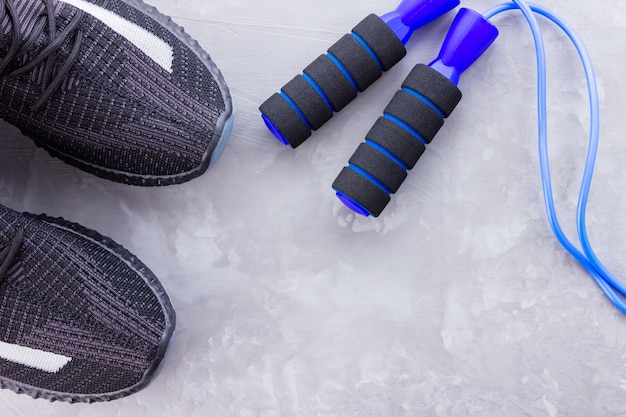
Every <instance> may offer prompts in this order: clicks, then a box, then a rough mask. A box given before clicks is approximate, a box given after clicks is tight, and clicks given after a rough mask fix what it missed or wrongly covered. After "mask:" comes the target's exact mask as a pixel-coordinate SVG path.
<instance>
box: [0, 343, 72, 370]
mask: <svg viewBox="0 0 626 417" xmlns="http://www.w3.org/2000/svg"><path fill="white" fill-rule="evenodd" d="M0 358H2V359H5V360H8V361H10V362H14V363H17V364H20V365H24V366H28V367H29V368H35V369H39V370H40V371H44V372H49V373H57V372H59V371H60V370H61V369H63V367H65V365H67V364H68V363H69V362H70V361H71V360H72V358H70V357H67V356H63V355H58V354H56V353H52V352H46V351H45V350H39V349H32V348H29V347H25V346H20V345H14V344H12V343H6V342H2V341H0Z"/></svg>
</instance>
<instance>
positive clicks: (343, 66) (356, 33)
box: [259, 15, 406, 148]
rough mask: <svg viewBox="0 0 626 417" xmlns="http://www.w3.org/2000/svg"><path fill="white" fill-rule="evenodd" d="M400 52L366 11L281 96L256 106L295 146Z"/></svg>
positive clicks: (397, 41)
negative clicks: (349, 29)
mask: <svg viewBox="0 0 626 417" xmlns="http://www.w3.org/2000/svg"><path fill="white" fill-rule="evenodd" d="M405 55H406V49H405V48H404V45H403V44H402V42H401V41H400V39H399V38H398V37H397V36H396V35H395V33H394V32H393V31H392V30H391V29H390V28H389V27H388V26H387V24H386V23H385V22H384V21H383V20H382V19H381V18H379V17H378V16H376V15H369V16H367V17H366V18H365V19H363V20H362V21H361V22H360V23H359V24H357V25H356V26H355V27H354V29H353V33H351V34H348V35H345V36H343V37H342V38H341V39H340V40H339V41H337V42H336V43H335V44H334V45H332V46H331V47H330V48H329V49H328V54H327V55H321V56H319V57H318V58H317V59H316V60H315V61H313V62H312V63H311V64H310V65H308V66H307V67H306V68H305V69H304V71H303V72H304V75H298V76H296V77H295V78H293V79H292V80H291V81H290V82H289V83H287V85H285V86H284V87H283V88H282V89H281V91H282V94H283V95H284V96H285V97H283V96H282V95H280V94H275V95H273V96H272V97H270V98H269V99H268V100H267V101H266V102H265V103H263V104H262V105H261V106H260V107H259V109H260V110H261V112H262V113H263V115H264V116H265V117H266V118H267V119H268V120H267V121H268V126H269V127H270V129H271V130H273V131H278V132H279V133H280V135H277V136H279V137H280V136H282V137H281V138H280V139H281V140H282V139H284V140H285V141H287V142H288V143H289V144H290V145H291V146H292V147H293V148H295V147H297V146H299V145H300V144H301V143H303V142H304V141H305V140H306V139H307V138H308V137H309V136H311V132H310V130H317V129H319V128H320V127H322V125H323V124H324V123H326V122H327V121H328V120H329V119H330V118H331V117H332V116H333V112H338V111H340V110H342V109H343V108H344V107H345V106H347V105H348V104H349V103H350V102H351V101H352V100H354V99H355V98H356V96H357V93H358V92H359V91H363V90H365V89H366V88H367V87H369V86H370V85H371V84H372V83H374V81H376V80H377V79H378V78H379V77H380V76H381V75H382V72H383V70H385V71H386V70H388V69H389V68H391V67H392V66H393V65H394V64H396V63H397V62H398V61H399V60H400V59H402V57H404V56H405ZM271 125H273V126H271ZM305 130H309V131H308V132H305Z"/></svg>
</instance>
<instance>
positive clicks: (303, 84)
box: [282, 75, 333, 130]
mask: <svg viewBox="0 0 626 417" xmlns="http://www.w3.org/2000/svg"><path fill="white" fill-rule="evenodd" d="M282 92H283V93H285V94H287V96H288V97H289V98H290V99H291V100H293V102H294V103H295V104H296V106H298V108H299V109H300V111H301V112H302V114H303V115H304V117H305V118H306V120H307V121H308V122H309V124H310V125H311V127H312V128H313V130H317V129H319V128H320V127H322V126H323V125H324V123H326V122H327V121H329V120H330V118H331V117H333V111H332V110H331V109H330V108H329V107H328V105H327V104H326V102H325V101H324V99H323V98H322V97H320V95H319V94H318V93H317V91H315V88H313V86H312V85H311V84H310V83H309V82H308V81H307V80H305V79H304V77H303V76H302V75H297V76H296V77H295V78H294V79H293V80H291V81H289V82H288V83H287V84H286V85H285V86H284V87H283V88H282Z"/></svg>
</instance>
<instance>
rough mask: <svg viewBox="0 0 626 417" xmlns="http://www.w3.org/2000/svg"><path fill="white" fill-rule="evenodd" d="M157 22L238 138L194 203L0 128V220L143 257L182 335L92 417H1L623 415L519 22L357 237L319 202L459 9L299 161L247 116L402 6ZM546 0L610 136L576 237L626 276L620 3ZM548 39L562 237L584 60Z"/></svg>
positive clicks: (612, 358)
mask: <svg viewBox="0 0 626 417" xmlns="http://www.w3.org/2000/svg"><path fill="white" fill-rule="evenodd" d="M151 3H152V4H154V5H155V6H157V7H159V9H160V10H161V11H162V12H164V13H166V14H169V15H171V16H172V17H173V18H174V19H175V20H176V21H177V22H178V23H180V24H181V25H183V26H184V27H185V28H186V30H187V31H188V32H189V33H190V34H191V35H192V36H193V37H194V38H196V39H198V41H199V42H200V44H201V45H202V46H204V47H205V48H206V49H207V50H208V52H209V53H210V54H211V56H212V57H213V59H214V60H215V61H216V62H217V64H218V66H219V67H220V68H221V70H222V72H223V74H224V76H225V78H226V80H227V82H228V84H229V85H230V88H231V90H232V93H233V97H234V103H235V107H236V109H237V116H236V117H237V119H236V125H235V129H234V133H233V136H232V139H231V142H230V143H229V146H228V147H227V149H226V151H225V152H224V154H223V156H222V158H221V160H220V161H219V162H218V163H217V165H216V166H215V167H214V168H213V169H212V170H211V171H210V172H208V173H207V174H206V175H204V176H202V177H200V178H198V179H196V180H194V181H191V182H189V183H186V184H184V185H180V186H172V187H167V188H161V189H154V188H152V189H144V188H133V187H128V186H124V185H120V184H114V183H110V182H107V181H105V180H101V179H99V178H96V177H93V176H90V175H89V174H86V173H83V172H80V171H78V170H76V169H74V168H72V167H69V166H67V165H64V164H63V163H61V162H60V161H58V160H56V159H53V158H51V157H49V156H48V155H47V154H46V153H45V152H43V151H41V150H39V149H36V148H35V147H34V146H33V145H32V143H31V142H30V141H29V139H27V138H24V137H22V136H21V135H20V134H19V133H18V132H17V131H16V129H14V128H13V127H11V126H8V125H6V124H2V123H0V137H1V138H2V139H1V140H0V203H1V204H4V205H6V206H9V207H11V208H13V209H17V210H27V211H30V212H35V213H40V212H46V213H48V214H51V215H55V216H63V217H65V218H67V219H70V220H72V221H76V222H79V223H82V224H83V225H85V226H88V227H90V228H94V229H96V230H98V231H99V232H101V233H103V234H105V235H108V236H110V237H112V238H114V239H115V240H116V241H118V242H120V243H122V244H123V245H124V246H126V247H127V248H128V249H130V250H131V251H132V252H134V253H135V254H137V255H138V256H139V257H140V258H141V259H142V260H143V261H144V262H145V263H146V264H148V265H149V266H150V267H151V268H152V269H153V271H154V272H155V273H156V274H157V275H158V276H159V277H160V279H161V281H162V282H163V285H164V286H165V287H166V289H167V290H168V292H169V293H170V295H171V297H172V300H173V302H174V305H175V307H176V310H177V314H178V328H177V334H176V338H175V340H174V341H173V344H172V346H171V350H170V352H169V356H168V357H167V360H166V362H165V363H164V366H163V367H162V369H161V372H160V374H159V375H158V377H157V378H156V379H155V380H154V381H153V383H152V384H151V385H150V386H149V387H148V388H146V389H145V390H144V391H142V392H140V393H138V394H136V395H133V396H130V397H128V398H125V399H122V400H117V401H114V402H111V403H105V404H95V405H91V406H89V405H69V404H63V403H49V402H47V401H44V400H33V399H31V398H30V397H28V396H24V395H16V394H14V393H12V392H9V391H1V392H0V410H2V411H0V415H2V417H26V416H46V417H48V416H51V417H54V416H63V417H71V416H99V417H107V416H111V417H113V416H120V417H126V416H129V417H130V416H132V417H136V416H151V417H157V416H187V417H191V416H211V417H227V416H246V417H248V416H258V417H274V416H303V417H314V416H324V417H340V416H341V417H344V416H345V417H348V416H350V417H352V416H355V417H356V416H363V417H364V416H388V417H401V416H402V417H408V416H411V417H416V416H429V417H431V416H463V417H467V416H507V417H516V416H549V417H554V416H574V415H576V416H588V417H591V416H603V417H606V416H626V400H624V397H625V395H626V392H625V390H626V368H625V365H626V348H625V346H624V345H625V343H626V317H624V316H623V315H622V314H621V313H619V312H618V311H617V310H616V309H615V308H614V307H613V306H612V305H611V304H610V303H609V302H608V301H607V299H605V297H604V296H603V295H602V294H601V292H600V291H599V289H598V288H597V287H596V285H595V284H594V283H593V281H592V280H591V279H590V278H589V276H588V275H587V274H586V273H585V272H584V271H583V270H582V269H581V268H579V267H578V265H577V264H576V263H575V262H574V261H573V260H572V259H571V258H570V257H569V256H568V255H567V254H566V253H565V252H564V251H563V250H562V249H561V248H560V246H559V245H558V244H557V242H556V241H555V239H554V238H553V236H552V234H551V232H550V230H549V228H548V225H547V221H546V218H545V214H544V209H543V200H542V195H541V190H540V177H539V168H538V156H537V144H536V142H537V140H536V116H535V66H534V65H535V64H534V63H535V58H534V52H533V49H532V41H531V37H530V32H529V30H528V28H527V27H526V26H525V24H524V22H523V19H522V17H521V15H519V14H508V15H505V16H501V17H498V18H496V19H495V20H494V23H495V24H496V25H497V26H498V28H499V29H500V31H501V36H500V37H499V38H498V40H497V41H496V43H495V44H494V46H493V47H492V48H491V49H490V50H489V51H488V52H487V54H486V55H485V56H484V57H483V58H481V60H480V61H479V62H478V63H477V64H476V65H475V66H474V67H472V68H471V69H470V70H469V71H468V72H467V73H466V74H465V75H464V77H463V78H462V80H461V83H460V88H461V89H462V91H463V93H464V98H463V100H462V101H461V104H460V105H459V107H458V108H457V110H456V111H455V113H454V114H453V115H452V117H451V118H450V119H449V120H448V121H447V123H446V125H445V127H444V128H443V130H442V131H441V132H440V134H439V136H438V138H437V139H436V140H435V142H433V144H432V145H431V146H429V150H428V151H427V154H426V155H425V156H424V157H423V158H422V160H421V161H420V162H419V164H418V166H417V167H416V168H415V169H414V170H413V171H412V172H411V173H410V175H409V178H408V179H407V181H406V182H405V184H404V185H403V186H402V188H401V189H400V191H399V192H398V194H397V195H396V196H395V197H394V199H393V201H392V203H391V204H390V205H389V207H388V208H387V210H386V211H385V212H384V213H383V215H382V216H381V217H380V218H378V219H366V218H361V217H355V215H353V214H351V213H350V212H349V211H348V209H346V208H344V207H343V205H342V204H341V203H340V202H339V201H338V200H337V199H336V198H335V197H334V195H333V192H332V190H331V188H330V185H331V183H332V181H333V179H334V178H335V176H336V175H337V173H338V172H339V171H340V170H341V168H342V167H343V166H344V164H345V163H346V161H347V159H348V158H349V156H350V155H351V154H352V152H353V151H354V149H355V147H356V146H357V144H358V143H360V142H361V141H362V140H363V135H364V134H365V133H366V132H367V131H368V130H369V128H370V126H371V124H372V123H373V121H374V120H375V119H376V118H377V117H378V116H379V114H380V113H381V111H382V109H383V108H384V107H385V105H386V104H387V102H388V101H389V99H390V98H391V96H392V95H393V93H394V92H395V90H396V89H397V88H398V86H399V84H400V83H401V81H402V80H403V79H404V77H405V76H406V75H407V73H408V71H409V70H410V69H411V68H412V66H413V65H414V64H416V63H418V62H425V63H428V62H429V61H430V60H432V59H433V58H434V57H435V56H436V54H437V52H438V50H439V46H440V44H441V41H442V39H443V36H444V34H445V31H446V30H447V26H448V25H449V23H450V21H451V19H452V17H453V14H450V15H447V16H446V17H444V18H442V19H441V20H439V21H437V22H435V23H433V24H431V25H430V26H428V27H427V28H424V29H423V30H421V31H420V32H418V33H417V34H416V35H415V36H414V38H413V39H412V40H411V41H410V43H409V45H408V47H409V54H408V56H407V58H406V59H405V60H404V61H402V62H401V63H400V64H399V65H397V66H396V67H395V68H393V69H392V70H391V71H390V72H389V73H387V74H386V75H385V76H384V77H383V78H382V79H381V80H380V81H379V82H378V83H376V84H375V85H374V86H373V87H371V88H370V89H369V90H368V91H366V92H365V93H363V94H361V95H360V96H359V98H358V99H357V100H356V101H355V102H354V103H353V104H352V105H351V106H349V107H348V108H347V109H346V110H344V111H342V112H341V113H339V114H338V115H336V116H335V117H334V118H333V119H332V120H331V121H330V122H329V123H328V124H327V125H326V126H324V127H323V128H322V129H320V130H319V131H318V132H317V133H316V134H315V135H314V136H313V138H311V139H310V140H309V141H308V142H307V143H305V144H304V145H302V146H301V147H300V148H298V149H297V150H295V151H293V150H290V149H288V148H286V147H284V146H282V145H281V144H279V143H278V142H277V141H276V140H274V139H273V138H272V137H271V136H270V134H269V133H268V132H267V130H266V129H265V127H264V125H263V123H262V121H261V119H260V117H259V114H258V111H257V108H258V106H259V105H260V104H261V103H262V102H263V101H264V100H265V99H266V98H267V97H269V96H270V95H271V94H272V93H274V92H275V91H277V90H278V89H279V88H280V87H281V86H282V85H283V84H285V83H286V82H287V81H289V80H290V79H291V78H292V77H293V76H294V75H296V74H297V73H299V72H300V71H301V70H302V69H303V68H304V67H305V66H306V65H307V64H308V63H309V62H310V61H312V60H313V59H314V58H315V57H317V56H318V55H319V54H321V53H322V52H324V51H325V50H326V48H327V47H328V46H330V45H331V44H332V43H333V42H334V41H336V40H337V39H339V37H340V36H341V35H343V34H344V33H345V32H347V31H349V30H350V29H351V28H352V27H353V26H354V24H356V23H357V22H358V21H359V20H361V19H362V18H363V17H364V16H366V15H367V14H368V13H370V12H374V13H378V14H382V13H384V12H387V11H389V10H392V9H394V8H395V6H396V2H395V1H393V0H385V1H362V0H361V1H359V0H340V1H330V0H316V1H312V0H306V1H305V0H270V1H251V0H225V1H216V0H209V1H206V0H202V1H201V0H180V1H174V0H170V1H165V0H151ZM494 4H496V2H495V1H494V2H486V1H472V0H466V1H463V5H464V6H466V7H471V8H474V9H476V10H478V11H480V12H482V11H485V10H486V9H487V8H489V7H490V6H492V5H494ZM543 4H544V5H546V6H548V7H550V8H551V9H552V10H554V11H555V12H557V13H558V14H560V15H561V16H563V17H564V18H565V19H566V20H568V21H569V22H570V23H571V24H572V25H573V26H574V27H575V28H576V29H577V30H578V31H579V33H580V35H581V37H582V38H583V40H584V41H585V42H586V45H587V47H588V49H589V52H590V54H591V56H592V58H593V60H594V65H595V70H596V72H597V76H598V83H599V87H600V98H601V106H602V126H601V129H602V138H601V145H600V152H599V157H598V166H597V170H596V177H595V182H594V187H593V190H592V195H591V201H590V205H589V219H588V224H589V230H590V234H591V239H592V241H593V243H594V245H595V246H596V249H597V251H598V254H599V256H600V257H601V258H602V259H603V260H604V261H605V263H606V264H607V265H608V266H609V267H610V268H611V269H612V270H614V271H615V272H616V274H617V275H618V276H621V275H625V272H626V260H625V258H624V255H623V250H624V247H626V218H625V217H624V215H623V214H624V213H625V211H626V210H625V209H626V193H625V192H624V189H625V188H626V164H624V161H625V160H626V142H625V141H624V131H626V118H625V117H624V107H625V106H624V103H626V87H625V72H624V66H625V64H626V58H625V57H624V51H626V45H625V43H626V3H624V2H620V1H616V0H611V1H607V2H603V3H601V5H600V3H598V4H595V3H594V4H592V2H589V1H586V0H546V1H544V2H543ZM543 22H544V23H545V21H543ZM542 26H543V27H544V32H545V36H546V43H547V49H548V53H549V66H550V69H549V77H550V78H549V89H550V95H549V100H550V102H549V109H550V120H549V124H550V134H551V146H550V150H551V152H552V154H551V156H552V163H553V168H554V182H555V192H556V198H557V202H558V203H559V214H560V215H561V217H562V220H563V222H564V226H565V229H566V231H567V232H568V233H569V234H571V235H572V236H575V227H574V212H575V205H576V198H577V196H576V194H577V190H578V187H579V181H580V176H581V172H582V163H583V162H584V153H585V147H586V143H587V133H586V127H587V123H588V115H587V107H586V101H585V100H586V96H585V87H584V84H583V80H582V70H581V69H580V68H579V65H578V64H577V61H576V54H575V52H574V50H573V49H572V48H571V47H570V46H569V44H568V43H567V42H566V40H565V38H564V37H563V36H562V35H561V33H560V32H559V31H558V30H557V29H555V28H554V27H552V26H549V25H547V24H544V25H542Z"/></svg>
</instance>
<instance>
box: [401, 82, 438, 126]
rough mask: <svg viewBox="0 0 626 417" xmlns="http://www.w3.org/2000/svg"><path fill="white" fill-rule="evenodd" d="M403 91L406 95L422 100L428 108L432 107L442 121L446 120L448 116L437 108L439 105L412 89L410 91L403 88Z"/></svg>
mask: <svg viewBox="0 0 626 417" xmlns="http://www.w3.org/2000/svg"><path fill="white" fill-rule="evenodd" d="M402 91H404V92H405V93H409V94H410V95H412V96H413V97H416V98H418V99H420V100H422V101H423V102H424V104H426V105H427V106H428V107H430V108H431V109H433V110H434V111H436V112H437V114H438V115H439V116H441V118H442V119H445V118H446V115H445V114H444V113H443V112H442V111H441V110H439V107H437V105H436V104H435V103H433V102H432V101H430V100H429V99H428V98H426V97H424V96H423V95H422V94H420V93H418V92H417V91H415V90H412V89H410V88H408V87H402Z"/></svg>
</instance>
